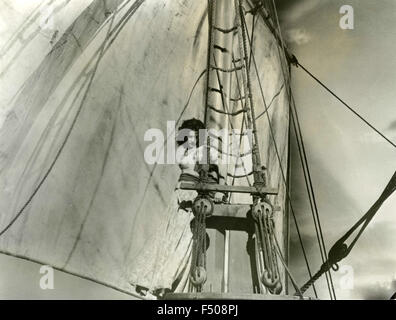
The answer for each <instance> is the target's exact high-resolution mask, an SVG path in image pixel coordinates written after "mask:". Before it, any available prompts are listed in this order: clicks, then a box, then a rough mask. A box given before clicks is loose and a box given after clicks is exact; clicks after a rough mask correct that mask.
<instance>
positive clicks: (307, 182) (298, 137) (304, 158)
mask: <svg viewBox="0 0 396 320" xmlns="http://www.w3.org/2000/svg"><path fill="white" fill-rule="evenodd" d="M290 93H291V99H292V103H291V118H292V121H293V127H294V132H295V135H296V140H297V147H298V152H299V155H300V160H301V166H302V168H303V174H304V181H305V185H306V188H307V192H308V199H309V204H310V207H311V212H312V218H313V221H314V226H315V232H316V236H317V240H318V244H319V251H320V255H321V259H322V263H324V261H325V260H327V258H328V257H327V250H326V245H325V241H324V237H323V232H322V227H321V223H320V217H319V212H318V207H317V203H316V198H315V193H314V189H313V184H312V179H311V173H310V169H309V166H308V159H307V155H306V151H305V145H304V139H303V136H302V133H301V127H300V123H299V119H298V113H297V108H296V106H295V101H294V97H293V94H292V92H291V91H290ZM293 111H294V113H295V116H294V115H293ZM326 281H327V283H328V285H329V286H330V288H329V289H331V293H332V294H333V296H334V298H335V297H336V296H335V290H334V284H333V281H332V278H331V273H330V271H329V272H328V279H327V278H326ZM330 297H331V294H330Z"/></svg>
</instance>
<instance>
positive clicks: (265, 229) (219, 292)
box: [166, 0, 287, 298]
mask: <svg viewBox="0 0 396 320" xmlns="http://www.w3.org/2000/svg"><path fill="white" fill-rule="evenodd" d="M253 4H254V6H251V7H249V10H247V9H246V8H245V6H246V5H248V3H247V2H243V1H240V0H235V1H233V2H230V1H227V0H211V1H208V11H209V21H208V22H209V28H208V31H209V37H208V39H209V40H208V64H207V70H206V72H207V89H206V105H205V125H206V127H207V128H208V129H215V130H217V131H221V130H223V129H228V130H231V132H232V130H236V129H239V130H238V132H239V135H240V141H242V139H243V138H248V140H249V144H250V148H249V151H250V152H247V153H241V152H240V151H241V150H237V153H235V148H232V147H230V146H231V144H230V143H229V140H228V139H227V135H226V136H222V137H214V139H215V140H216V141H217V140H220V141H221V148H220V153H221V154H222V155H224V154H226V155H227V157H228V161H227V164H230V163H231V164H233V165H231V166H230V165H228V167H227V173H226V174H227V178H228V179H227V182H228V183H227V185H225V186H224V185H223V186H222V185H210V184H202V183H199V184H197V185H194V184H189V183H184V184H182V185H181V188H185V189H189V190H197V191H198V192H199V196H198V198H197V200H196V201H195V205H194V208H195V215H196V218H195V220H196V222H195V223H196V224H200V226H199V227H197V228H195V229H194V232H195V234H194V249H193V262H192V264H193V265H192V269H191V275H190V277H191V280H192V283H193V284H194V285H193V288H192V292H194V293H192V294H168V295H166V298H186V297H189V298H191V297H194V298H198V297H201V298H208V297H211V296H212V297H213V294H215V296H216V297H217V298H218V297H225V296H227V294H230V295H231V297H239V298H240V297H242V296H243V294H244V293H245V294H248V292H246V291H245V290H246V288H248V287H249V285H250V293H251V294H253V295H248V296H247V297H249V298H252V297H253V296H254V294H257V296H256V298H257V297H260V296H261V295H264V294H266V295H267V297H268V296H269V295H272V294H276V295H279V294H281V293H283V294H285V290H284V289H285V283H286V280H285V275H284V273H285V271H284V270H285V268H287V265H286V259H285V257H284V252H283V251H282V250H283V248H282V247H281V246H280V243H282V242H283V241H284V239H285V238H287V236H285V231H286V230H283V229H282V228H279V225H278V226H277V228H278V232H276V229H277V228H276V225H275V218H274V216H275V215H277V214H278V215H279V214H282V213H284V211H283V212H282V211H281V212H278V213H276V210H275V209H274V205H273V203H271V201H270V200H269V197H270V196H276V195H278V189H277V187H275V188H270V187H269V186H268V184H267V181H266V172H265V170H264V169H265V166H264V165H263V162H262V160H261V159H262V158H263V159H265V158H267V157H268V154H265V153H262V152H260V147H261V146H263V144H262V142H261V141H260V138H262V137H260V134H262V130H259V129H258V127H257V123H256V119H257V115H256V113H255V111H256V110H255V104H256V103H257V102H258V101H259V99H257V98H258V97H257V96H256V95H255V93H254V92H253V85H252V81H251V78H252V77H253V76H254V70H255V69H254V68H252V66H253V64H254V65H256V61H255V60H254V59H255V58H254V54H255V53H254V50H255V48H253V42H254V35H253V31H254V26H255V24H256V23H257V19H260V18H261V17H260V16H259V15H258V12H260V13H262V14H263V13H264V16H266V17H269V14H268V13H267V12H266V9H265V8H264V4H263V3H261V2H260V1H259V2H254V3H253ZM247 15H251V17H252V19H251V20H250V25H251V27H252V34H251V35H249V34H248V33H249V31H248V29H247V28H248V23H247V17H246V16H247ZM256 15H257V16H258V17H256ZM281 59H282V58H281ZM256 71H257V66H256ZM255 79H256V81H257V82H258V85H259V88H260V89H261V90H262V85H261V83H260V78H259V75H258V74H256V77H255ZM266 81H271V78H267V79H266ZM256 86H257V85H256ZM259 104H260V106H261V107H262V108H263V109H264V113H266V111H267V110H266V109H267V105H266V102H265V99H263V100H262V101H260V103H259ZM268 122H269V123H268V124H267V127H270V126H271V120H269V119H268ZM286 128H287V126H286ZM271 130H272V129H271ZM271 134H273V132H271ZM212 138H213V137H212ZM238 138H239V137H238ZM209 143H210V142H209ZM274 143H275V144H276V142H275V141H274ZM283 143H285V144H287V142H286V141H284V142H283ZM280 165H282V163H281V164H280ZM238 166H240V167H242V168H243V173H242V174H239V175H238V174H236V171H237V170H236V169H237V168H238ZM247 168H248V169H247ZM238 171H239V172H240V171H242V170H238ZM204 176H205V173H204V174H203V179H204ZM277 186H278V184H277ZM209 190H216V191H224V192H229V193H230V194H231V196H230V198H229V201H228V204H219V205H214V204H213V203H212V201H211V200H210V198H209V197H207V196H206V194H205V193H206V192H208V191H209ZM205 208H206V210H205ZM278 211H280V210H279V209H278ZM281 218H282V219H284V216H283V217H281ZM235 219H237V222H235ZM282 219H281V220H282ZM212 221H216V223H213V222H212ZM278 223H279V222H278ZM280 225H281V226H282V224H280ZM207 227H208V229H211V228H212V229H215V230H211V231H210V232H209V239H216V240H218V238H223V243H221V242H222V241H220V244H216V243H215V242H214V241H210V242H211V243H213V244H214V245H213V244H212V245H209V248H208V253H206V250H205V249H202V248H206V238H205V236H202V233H205V232H206V228H207ZM279 229H280V231H279ZM238 231H239V232H241V231H242V232H245V233H247V235H248V239H246V240H242V238H241V237H240V238H239V241H240V242H242V243H243V242H245V243H246V242H247V248H248V249H247V250H248V256H246V255H245V256H244V254H243V252H238V251H237V249H239V250H240V249H241V248H240V246H239V248H238V246H234V247H233V246H232V245H230V236H231V235H235V233H236V232H238ZM239 236H240V235H239ZM278 238H279V240H278ZM282 245H283V243H282ZM230 253H232V254H233V255H234V256H233V257H232V258H230ZM206 255H208V256H215V257H220V256H221V257H222V260H223V261H222V264H221V266H222V268H219V267H218V268H216V267H214V266H213V265H215V264H216V261H213V260H210V258H209V259H206ZM231 259H232V261H233V264H234V266H232V265H230V260H231ZM207 260H208V261H207ZM243 263H245V264H250V270H249V271H250V272H247V273H246V274H244V275H241V274H240V273H238V274H232V273H233V272H236V270H237V269H236V268H235V264H243ZM282 263H283V264H284V265H283V266H282ZM210 264H212V266H210ZM232 267H234V268H233V270H230V268H231V269H232ZM229 277H241V278H245V279H246V280H248V282H249V284H247V283H245V284H244V286H245V288H243V287H242V286H241V287H239V288H235V287H234V288H232V289H230V285H229V282H230V281H229V280H230V279H229ZM216 279H222V283H221V285H219V283H218V281H216ZM241 289H242V290H241Z"/></svg>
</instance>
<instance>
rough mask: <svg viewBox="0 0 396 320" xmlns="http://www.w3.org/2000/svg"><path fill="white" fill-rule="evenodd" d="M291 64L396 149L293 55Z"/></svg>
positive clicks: (394, 145)
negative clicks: (299, 68) (302, 71)
mask: <svg viewBox="0 0 396 320" xmlns="http://www.w3.org/2000/svg"><path fill="white" fill-rule="evenodd" d="M290 63H291V64H293V65H295V66H296V67H301V69H302V70H304V71H305V72H306V73H307V74H308V75H309V76H310V77H311V78H312V79H314V80H315V81H316V82H317V83H319V84H320V85H321V86H322V87H323V88H324V89H326V90H327V91H328V92H329V93H330V94H331V95H332V96H333V97H335V98H336V99H337V100H338V101H339V102H341V103H342V104H343V105H344V106H345V107H347V108H348V109H349V111H351V112H352V113H353V114H354V115H355V116H357V117H358V118H359V119H360V120H362V121H363V122H364V123H365V124H366V125H367V126H369V127H370V128H371V129H372V130H374V131H375V132H376V133H377V134H378V135H380V136H381V137H382V138H383V139H384V140H385V141H387V142H388V143H389V144H390V145H391V146H392V147H394V148H396V144H395V143H394V142H393V141H391V140H390V139H389V138H388V137H386V136H385V135H384V134H383V133H382V132H381V131H380V130H378V129H377V128H376V127H374V126H373V125H372V124H371V123H370V122H368V121H367V120H366V119H365V118H364V117H363V116H361V115H360V114H359V113H358V112H357V111H356V110H354V109H353V108H352V107H351V106H350V105H349V104H347V103H346V102H345V101H344V100H342V99H341V98H340V97H339V96H338V95H337V94H336V93H334V91H332V90H331V89H330V88H329V87H328V86H326V85H325V84H324V83H323V82H322V81H320V80H319V79H318V78H317V77H316V76H315V75H313V74H312V73H311V72H310V71H309V70H307V68H305V67H304V66H303V65H302V64H301V63H300V62H299V61H298V60H297V58H296V57H295V56H294V55H293V56H292V60H291V62H290Z"/></svg>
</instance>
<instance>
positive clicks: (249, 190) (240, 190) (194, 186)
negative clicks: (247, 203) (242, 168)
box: [180, 182, 278, 195]
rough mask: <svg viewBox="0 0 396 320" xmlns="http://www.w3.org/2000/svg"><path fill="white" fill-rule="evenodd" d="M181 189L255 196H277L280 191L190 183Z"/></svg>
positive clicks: (184, 183) (186, 183) (183, 184)
mask: <svg viewBox="0 0 396 320" xmlns="http://www.w3.org/2000/svg"><path fill="white" fill-rule="evenodd" d="M180 189H184V190H197V191H217V192H235V193H249V194H254V195H276V194H278V190H277V189H276V188H269V187H248V186H227V185H222V184H209V183H194V182H192V183H190V182H182V183H181V184H180Z"/></svg>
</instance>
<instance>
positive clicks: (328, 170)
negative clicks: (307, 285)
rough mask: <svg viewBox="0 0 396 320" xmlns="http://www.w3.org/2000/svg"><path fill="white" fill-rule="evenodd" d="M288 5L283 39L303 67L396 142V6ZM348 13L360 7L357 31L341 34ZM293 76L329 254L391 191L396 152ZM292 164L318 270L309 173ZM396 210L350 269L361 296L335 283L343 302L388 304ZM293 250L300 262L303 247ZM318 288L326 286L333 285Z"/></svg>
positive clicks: (388, 210) (313, 1) (384, 0)
mask: <svg viewBox="0 0 396 320" xmlns="http://www.w3.org/2000/svg"><path fill="white" fill-rule="evenodd" d="M289 2H290V3H291V5H288V2H286V1H282V14H281V16H282V21H283V33H284V35H285V38H286V39H287V40H288V41H289V44H290V46H291V48H292V51H293V52H294V53H295V54H296V56H297V58H298V59H299V61H300V63H301V64H302V65H304V66H305V67H306V68H308V69H309V70H310V71H311V72H312V73H314V74H315V75H316V76H317V77H319V78H320V79H321V80H322V81H323V82H324V83H326V84H327V85H328V86H329V87H330V88H332V89H333V90H334V91H335V92H336V93H337V94H338V95H339V96H340V97H342V98H343V99H344V100H345V101H346V102H348V103H350V104H351V106H353V107H354V108H355V110H356V111H358V112H359V113H360V114H361V115H363V116H364V117H365V118H366V119H367V120H369V122H371V123H372V124H373V125H374V126H375V127H377V128H378V129H379V130H381V131H382V132H383V133H384V134H385V135H387V136H388V137H389V138H390V139H392V140H393V141H395V142H396V127H395V120H396V119H395V116H396V108H395V101H396V92H395V90H394V81H395V79H396V77H395V69H396V57H395V55H394V50H395V45H394V38H395V36H396V2H395V1H392V0H381V1H370V0H359V1H357V0H355V1H338V0H332V1H326V0H306V1H293V2H291V1H289ZM345 4H348V5H351V6H352V7H353V8H354V24H355V25H354V29H353V30H342V29H341V28H340V27H339V20H340V17H341V14H340V13H339V9H340V7H341V6H342V5H345ZM292 77H293V87H294V93H295V96H296V100H297V101H296V102H297V107H298V109H299V115H300V121H301V124H302V131H303V134H304V137H305V143H306V148H307V152H308V158H309V161H310V167H311V171H312V176H313V183H314V187H315V190H316V196H317V201H318V207H319V210H320V214H321V217H322V226H323V231H324V234H325V240H326V243H327V247H328V248H329V247H330V245H331V244H333V243H334V241H335V240H337V239H338V238H339V237H340V236H341V235H343V234H344V232H345V231H347V230H348V228H349V227H351V226H352V225H353V224H354V223H355V222H356V221H357V220H358V218H359V217H360V216H362V215H363V214H364V213H365V212H366V210H367V209H368V208H369V207H370V206H371V205H372V203H373V202H374V201H375V200H376V199H377V197H378V196H379V194H380V193H381V192H382V190H383V188H384V187H385V185H386V184H387V182H388V180H389V179H390V177H391V176H392V174H393V173H394V171H395V169H396V166H395V160H396V150H395V149H394V148H393V147H392V146H390V145H389V144H387V143H386V142H384V140H382V138H381V137H379V136H378V135H377V134H376V133H374V131H372V130H371V129H370V128H368V127H367V126H366V125H365V124H363V123H362V122H361V121H360V120H359V119H357V118H356V117H355V116H354V115H353V114H352V113H351V112H350V111H348V110H347V109H346V108H345V107H344V106H342V105H341V104H340V103H339V102H338V101H337V100H336V99H334V98H333V97H332V96H331V95H329V94H328V93H327V92H325V91H324V90H323V89H322V88H321V87H320V86H319V85H318V84H316V83H315V82H314V81H313V80H312V79H311V78H309V77H308V76H307V75H306V74H305V73H304V72H303V71H302V70H299V69H296V68H293V70H292ZM295 159H297V155H296V156H295ZM293 163H294V166H293V176H294V180H293V195H294V200H295V201H294V202H295V206H296V208H297V209H298V212H299V221H300V224H301V226H302V229H303V233H304V239H305V240H306V242H307V246H309V247H310V250H309V253H310V257H311V260H313V257H314V256H316V257H317V258H316V260H313V262H314V263H313V265H316V267H314V269H315V271H316V270H317V268H318V267H319V261H318V260H317V259H318V257H319V251H318V248H317V246H316V245H314V244H315V243H316V241H314V238H312V237H313V236H314V233H313V232H314V228H313V224H312V218H311V217H310V213H309V210H308V207H307V201H306V199H307V195H306V193H305V189H304V185H303V184H302V183H301V180H302V178H301V177H302V174H301V172H302V170H301V166H300V164H299V163H298V161H297V162H296V161H294V162H293ZM395 209H396V195H393V196H392V197H391V198H389V199H388V201H387V202H386V203H385V204H384V206H383V207H382V209H381V210H380V211H379V212H378V216H377V217H376V218H375V219H374V220H373V221H372V223H371V226H370V227H369V229H368V230H367V231H366V233H365V234H364V235H363V236H362V238H361V240H360V241H359V242H358V244H357V245H356V247H355V248H354V250H353V251H352V252H351V254H350V257H348V258H347V259H345V260H344V262H343V263H342V264H344V265H347V266H350V267H351V268H352V269H351V270H353V272H354V280H355V281H354V289H353V290H343V289H342V288H340V284H341V282H340V281H342V280H341V279H340V276H342V274H340V273H338V274H336V275H335V278H336V279H335V285H336V289H338V290H337V293H338V296H339V297H343V298H349V297H350V298H365V297H378V298H389V297H390V294H391V291H392V290H393V292H394V291H396V287H395V279H396V256H395V255H394V252H395V249H396V212H395V211H396V210H395ZM310 239H311V241H310ZM292 249H294V251H293V252H294V253H296V254H297V255H298V254H299V251H298V250H299V248H298V247H297V244H296V245H292ZM293 256H295V255H293ZM296 266H300V267H296ZM302 266H303V264H302V261H301V263H298V264H296V265H295V268H294V269H295V270H298V271H299V272H300V273H304V269H303V267H302ZM345 270H346V269H345ZM305 277H306V276H305V275H303V276H301V275H300V276H299V277H298V279H299V280H300V282H303V281H304V280H302V279H304V278H305ZM392 281H393V283H392ZM319 284H322V287H323V285H324V281H323V280H322V281H321V282H319ZM321 291H322V290H321Z"/></svg>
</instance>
